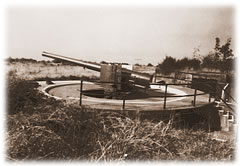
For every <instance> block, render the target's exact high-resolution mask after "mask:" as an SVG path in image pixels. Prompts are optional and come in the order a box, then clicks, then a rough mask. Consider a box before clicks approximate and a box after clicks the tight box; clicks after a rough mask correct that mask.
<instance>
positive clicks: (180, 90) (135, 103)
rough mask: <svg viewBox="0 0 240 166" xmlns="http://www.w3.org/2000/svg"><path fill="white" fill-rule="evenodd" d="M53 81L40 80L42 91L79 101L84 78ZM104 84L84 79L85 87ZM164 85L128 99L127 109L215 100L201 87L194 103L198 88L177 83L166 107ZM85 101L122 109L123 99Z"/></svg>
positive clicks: (174, 107)
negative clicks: (81, 83)
mask: <svg viewBox="0 0 240 166" xmlns="http://www.w3.org/2000/svg"><path fill="white" fill-rule="evenodd" d="M53 83H54V84H53V85H46V84H45V83H44V82H39V84H40V85H41V87H42V91H43V92H44V93H45V94H46V95H49V96H52V97H55V98H57V99H64V100H67V101H71V102H79V96H80V81H53ZM101 88H102V87H101V86H100V85H99V84H97V83H92V82H87V81H84V82H83V90H84V91H86V90H90V89H101ZM163 88H164V87H154V88H153V89H151V88H150V89H148V90H146V91H145V92H146V93H147V94H149V95H148V97H144V98H138V99H129V100H125V107H124V109H125V110H141V111H153V110H158V111H159V110H178V109H189V108H197V107H202V106H204V105H207V104H209V103H211V102H212V101H209V94H205V93H203V92H201V91H197V96H196V102H195V106H193V100H194V90H193V89H190V88H187V87H182V86H176V85H169V86H168V94H169V95H168V97H167V99H166V107H165V109H164V97H163V96H164V95H158V94H163V92H164V91H163ZM82 105H84V106H88V107H91V108H96V109H107V110H122V109H123V100H116V99H105V98H95V97H90V96H86V95H83V96H82Z"/></svg>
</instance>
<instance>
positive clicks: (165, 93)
mask: <svg viewBox="0 0 240 166" xmlns="http://www.w3.org/2000/svg"><path fill="white" fill-rule="evenodd" d="M196 84H197V83H194V84H190V83H185V84H164V85H161V86H165V88H164V93H163V95H161V96H154V97H159V98H163V107H162V108H163V110H166V109H167V100H168V99H169V98H177V97H193V100H190V102H191V103H190V104H191V105H192V106H193V107H195V106H196V101H197V96H200V95H207V94H208V95H209V98H208V103H210V102H211V98H212V95H211V94H210V93H206V92H202V91H199V90H198V89H197V88H196ZM152 85H159V84H152ZM172 85H173V86H188V88H189V87H190V86H191V87H195V88H193V90H194V93H193V94H185V95H169V94H168V87H169V86H172ZM193 85H194V86H193ZM190 89H192V88H190ZM198 91H199V92H200V93H198ZM82 95H86V96H88V92H86V91H84V90H83V80H81V81H80V101H79V105H80V106H82V104H83V102H82ZM91 95H94V96H100V95H101V96H102V94H98V93H92V92H91ZM127 97H128V94H127V92H126V93H121V95H120V97H119V98H120V100H122V110H125V108H126V104H127V103H126V100H128V99H127ZM129 100H130V99H129ZM206 103H207V102H206Z"/></svg>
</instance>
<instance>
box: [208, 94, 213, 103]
mask: <svg viewBox="0 0 240 166" xmlns="http://www.w3.org/2000/svg"><path fill="white" fill-rule="evenodd" d="M211 98H212V95H211V93H209V99H208V102H209V103H210V102H211Z"/></svg>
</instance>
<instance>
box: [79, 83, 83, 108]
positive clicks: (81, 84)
mask: <svg viewBox="0 0 240 166" xmlns="http://www.w3.org/2000/svg"><path fill="white" fill-rule="evenodd" d="M82 88H83V80H81V83H80V101H79V105H80V106H82Z"/></svg>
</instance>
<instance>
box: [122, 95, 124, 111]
mask: <svg viewBox="0 0 240 166" xmlns="http://www.w3.org/2000/svg"><path fill="white" fill-rule="evenodd" d="M122 109H123V110H124V109H125V95H123V105H122Z"/></svg>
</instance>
